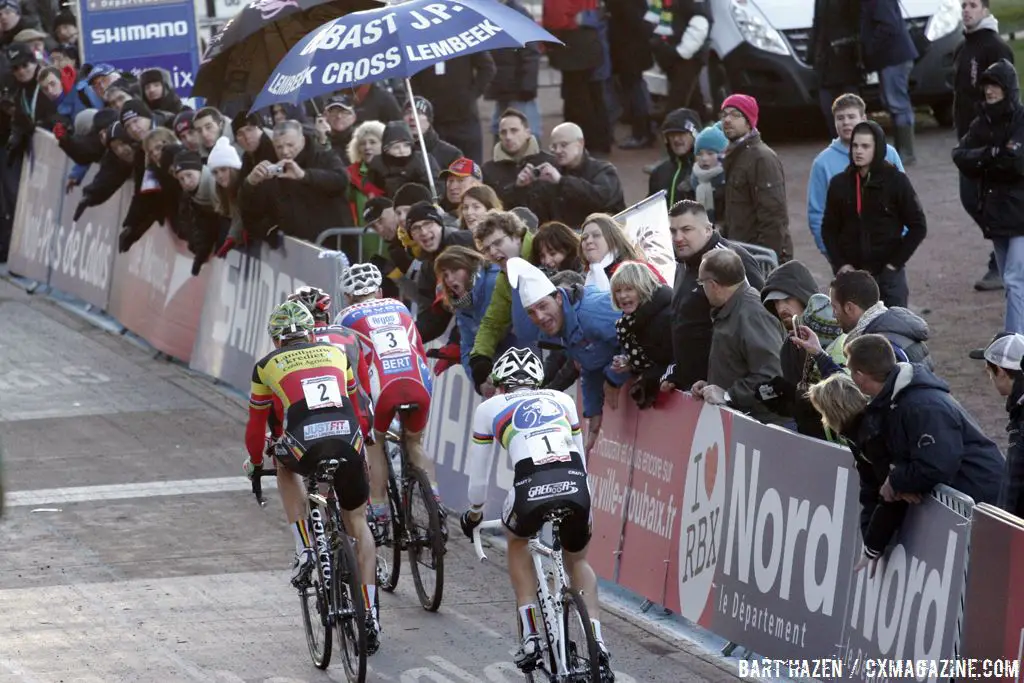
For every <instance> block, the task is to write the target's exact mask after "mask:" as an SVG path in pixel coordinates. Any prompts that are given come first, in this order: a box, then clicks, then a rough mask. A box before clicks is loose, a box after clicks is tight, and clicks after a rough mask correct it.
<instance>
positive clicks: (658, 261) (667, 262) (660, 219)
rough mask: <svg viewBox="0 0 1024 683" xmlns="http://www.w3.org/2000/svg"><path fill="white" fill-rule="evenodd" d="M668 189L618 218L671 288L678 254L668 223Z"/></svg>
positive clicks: (636, 205)
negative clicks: (666, 193) (673, 245)
mask: <svg viewBox="0 0 1024 683" xmlns="http://www.w3.org/2000/svg"><path fill="white" fill-rule="evenodd" d="M668 209H669V207H668V201H667V199H666V197H665V190H660V191H658V192H656V193H654V194H652V195H651V196H650V197H648V198H647V199H644V200H643V201H641V202H638V203H636V204H634V205H633V206H631V207H629V208H628V209H626V210H625V211H623V212H622V213H620V214H618V215H617V216H615V219H616V220H618V221H619V223H621V224H622V225H623V226H625V230H626V235H627V236H628V237H629V241H630V242H632V243H633V244H635V245H637V246H638V247H640V251H642V252H643V253H644V256H646V257H647V260H648V262H650V264H651V265H652V266H654V267H655V268H657V269H658V272H659V273H661V276H662V277H663V278H665V282H667V283H668V284H669V285H671V284H672V283H674V282H675V278H676V253H675V250H674V249H673V247H672V233H671V232H670V231H669V224H668Z"/></svg>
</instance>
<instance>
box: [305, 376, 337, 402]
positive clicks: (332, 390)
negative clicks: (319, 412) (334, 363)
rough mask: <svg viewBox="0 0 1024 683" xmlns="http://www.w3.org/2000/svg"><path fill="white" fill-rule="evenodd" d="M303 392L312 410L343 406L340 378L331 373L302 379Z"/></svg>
mask: <svg viewBox="0 0 1024 683" xmlns="http://www.w3.org/2000/svg"><path fill="white" fill-rule="evenodd" d="M302 393H303V394H304V395H305V397H306V406H307V407H308V408H309V409H310V410H316V409H317V408H329V407H334V406H341V405H342V402H341V387H340V386H338V378H337V377H332V376H330V375H325V376H323V377H309V378H307V379H304V380H302Z"/></svg>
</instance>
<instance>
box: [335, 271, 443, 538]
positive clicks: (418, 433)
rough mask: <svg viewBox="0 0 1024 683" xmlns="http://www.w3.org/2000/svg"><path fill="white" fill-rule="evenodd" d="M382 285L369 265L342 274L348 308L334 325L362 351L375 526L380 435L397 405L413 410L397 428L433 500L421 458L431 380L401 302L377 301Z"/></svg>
mask: <svg viewBox="0 0 1024 683" xmlns="http://www.w3.org/2000/svg"><path fill="white" fill-rule="evenodd" d="M382 282H383V277H382V276H381V273H380V270H378V269H377V266H375V265H373V264H372V263H356V264H353V265H352V266H350V267H349V268H347V269H346V270H345V274H344V275H343V276H342V280H341V286H342V291H343V292H344V294H345V300H346V302H347V303H348V304H349V305H348V307H347V308H345V309H344V310H342V311H341V313H339V314H338V317H337V319H336V321H335V322H337V323H340V324H341V325H343V326H344V327H347V328H349V329H351V330H354V331H355V333H356V335H357V336H358V337H359V341H360V346H361V347H362V354H363V363H362V364H361V365H360V368H359V370H360V382H361V383H362V384H363V386H364V387H366V388H367V390H368V391H369V393H370V399H371V402H372V404H373V411H374V412H373V429H374V431H375V432H376V434H375V435H374V436H375V437H376V438H375V439H374V441H375V444H374V446H373V447H372V448H367V452H368V457H367V459H368V461H369V465H370V503H371V507H372V509H373V511H374V515H375V516H376V518H377V519H378V520H379V521H381V522H383V521H385V520H387V519H388V518H389V517H390V508H389V507H388V503H387V492H386V487H387V466H386V464H385V462H384V450H383V447H382V444H383V433H384V432H386V431H387V430H388V427H389V426H390V425H391V421H392V420H393V419H394V417H395V413H396V411H397V409H398V406H400V405H403V404H415V405H416V406H417V409H416V410H414V411H412V412H411V413H409V414H408V420H407V421H406V423H405V424H404V425H403V426H404V427H405V443H406V448H407V449H408V451H409V461H410V462H411V463H412V464H413V465H414V466H415V467H419V468H420V469H422V470H423V471H424V472H426V473H427V476H428V478H429V479H430V485H431V488H432V489H433V493H434V496H435V497H436V496H437V495H438V494H437V478H436V475H435V473H434V462H433V461H432V460H431V459H429V458H427V457H426V454H425V453H424V450H423V436H424V432H425V430H426V428H427V417H428V415H429V411H430V394H431V392H432V390H433V374H432V373H431V371H430V367H429V366H428V365H427V356H426V352H425V350H424V349H423V342H422V341H421V339H420V335H419V332H418V330H417V329H416V321H415V320H414V319H413V317H412V314H411V313H410V312H409V309H408V308H406V307H405V304H403V303H402V302H401V301H398V300H396V299H388V298H381V283H382Z"/></svg>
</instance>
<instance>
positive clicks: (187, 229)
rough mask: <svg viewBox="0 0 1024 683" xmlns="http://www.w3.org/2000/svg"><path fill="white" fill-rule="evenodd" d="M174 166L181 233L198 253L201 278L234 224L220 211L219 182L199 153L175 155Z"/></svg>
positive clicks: (196, 264) (195, 268) (195, 272)
mask: <svg viewBox="0 0 1024 683" xmlns="http://www.w3.org/2000/svg"><path fill="white" fill-rule="evenodd" d="M173 164H174V165H173V167H172V170H173V171H174V177H175V178H177V180H178V182H179V183H180V184H181V189H182V197H181V206H180V208H179V211H178V215H179V219H178V226H179V227H178V232H179V234H184V235H185V236H186V239H187V240H188V247H189V251H191V252H192V253H193V254H194V259H193V260H192V275H199V269H200V268H202V266H203V264H204V263H206V261H207V259H209V258H210V255H211V254H212V253H213V252H214V251H216V250H218V249H219V248H220V247H221V245H222V244H224V243H225V240H226V239H227V236H228V229H229V228H230V225H231V223H230V221H229V219H228V218H227V217H225V216H222V215H221V214H220V213H218V212H217V207H216V203H217V183H216V181H215V180H214V177H213V173H212V172H211V171H210V168H209V167H208V166H206V165H204V164H203V158H202V157H201V156H199V153H198V152H193V151H191V150H188V149H183V150H182V151H181V152H178V154H177V155H175V157H174V162H173ZM239 166H241V163H239Z"/></svg>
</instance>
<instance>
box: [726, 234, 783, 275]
mask: <svg viewBox="0 0 1024 683" xmlns="http://www.w3.org/2000/svg"><path fill="white" fill-rule="evenodd" d="M729 241H730V242H732V243H733V244H735V245H737V246H740V247H743V248H744V249H746V250H747V251H748V252H750V255H751V256H753V257H754V260H755V261H757V265H758V266H759V267H760V268H761V275H762V276H764V278H765V279H766V280H767V279H768V276H769V275H770V274H771V272H772V271H773V270H775V269H776V268H778V267H779V257H778V255H777V254H776V253H775V251H774V250H773V249H769V248H768V247H762V246H761V245H760V244H749V243H748V242H737V241H736V240H729Z"/></svg>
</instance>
